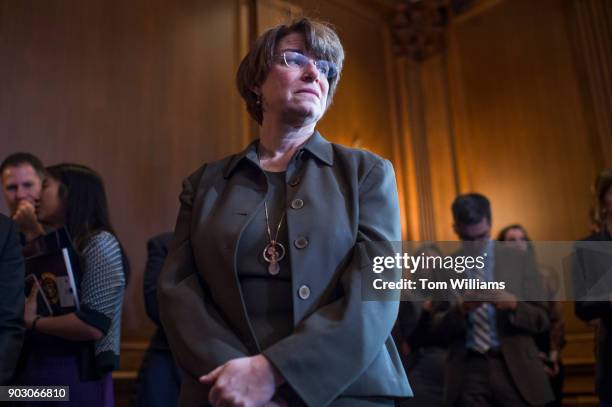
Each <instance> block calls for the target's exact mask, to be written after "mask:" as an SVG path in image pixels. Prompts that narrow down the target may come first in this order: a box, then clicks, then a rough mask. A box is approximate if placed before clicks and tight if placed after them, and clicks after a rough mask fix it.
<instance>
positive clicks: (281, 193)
mask: <svg viewBox="0 0 612 407" xmlns="http://www.w3.org/2000/svg"><path fill="white" fill-rule="evenodd" d="M265 174H266V178H267V180H268V194H267V199H266V202H267V205H268V215H269V223H270V233H271V235H272V238H273V239H274V238H275V236H276V231H277V227H278V224H279V221H280V220H281V218H283V221H282V224H281V228H280V230H279V232H278V241H279V242H280V243H281V244H282V245H283V246H284V247H285V257H284V258H283V259H282V260H281V261H280V271H279V272H278V274H276V275H273V274H270V271H269V270H268V265H269V263H268V262H267V261H266V260H264V257H263V251H264V248H265V247H266V245H267V244H268V243H269V237H268V232H267V227H266V214H265V209H264V206H263V205H262V207H261V208H260V210H259V212H258V213H257V214H256V215H255V217H254V218H253V221H252V222H250V223H249V224H248V225H247V227H246V229H245V230H244V233H243V235H242V238H241V239H240V243H239V246H238V264H237V269H238V278H239V279H240V287H241V289H242V295H243V298H244V303H245V306H246V310H247V313H248V315H249V319H250V321H251V327H252V329H253V333H254V334H255V338H257V341H258V342H259V346H260V348H261V349H266V348H268V347H269V346H270V345H272V344H274V343H276V342H278V341H279V340H280V339H282V338H284V337H286V336H288V335H290V334H291V332H292V331H293V318H292V315H293V310H292V297H291V294H292V292H291V270H290V268H289V267H290V262H289V250H288V249H289V246H288V238H287V222H286V219H284V217H283V214H284V213H285V210H286V204H285V201H286V199H285V193H286V184H285V172H268V171H266V172H265Z"/></svg>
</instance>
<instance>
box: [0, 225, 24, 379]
mask: <svg viewBox="0 0 612 407" xmlns="http://www.w3.org/2000/svg"><path fill="white" fill-rule="evenodd" d="M24 273H25V268H24V263H23V257H22V255H21V244H20V243H19V237H18V231H17V226H16V225H15V223H14V222H13V221H11V220H10V219H9V218H7V217H6V216H4V215H1V214H0V385H6V384H8V382H9V381H10V379H11V377H12V376H13V370H14V369H15V365H16V364H17V357H18V356H19V351H20V349H21V345H22V342H23V335H24V325H23V308H24V304H25V296H24V292H23V290H24V279H25V277H24Z"/></svg>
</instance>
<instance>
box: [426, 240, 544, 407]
mask: <svg viewBox="0 0 612 407" xmlns="http://www.w3.org/2000/svg"><path fill="white" fill-rule="evenodd" d="M494 267H495V268H494V274H495V280H496V281H505V282H506V290H507V291H510V292H512V293H514V294H516V295H517V296H519V297H523V298H527V299H537V298H538V296H541V295H543V294H542V293H543V292H544V291H543V289H542V286H541V281H540V277H539V274H538V273H537V271H536V267H535V262H534V261H533V259H532V257H530V256H528V255H525V254H524V253H523V252H519V251H517V250H512V249H508V248H503V247H499V246H496V248H495V266H494ZM496 320H497V321H496V322H497V333H498V339H499V342H500V350H501V353H502V355H503V359H504V361H505V363H506V366H507V367H508V371H509V372H510V376H511V377H512V380H513V381H514V384H515V385H516V387H517V388H518V390H519V392H520V394H521V396H522V397H523V398H524V399H525V401H527V403H529V404H531V405H543V404H546V403H547V402H549V401H552V400H553V394H552V390H551V388H550V384H549V381H548V378H547V377H546V374H545V372H544V369H543V368H542V363H541V362H540V360H539V358H538V350H537V348H536V345H535V342H534V339H533V335H534V334H537V333H540V332H543V331H545V330H546V329H547V328H548V326H549V320H548V314H547V311H546V308H545V306H544V304H543V303H542V302H538V301H519V303H518V305H517V308H516V309H515V310H514V311H500V310H497V318H496ZM438 321H440V322H439V323H441V324H443V327H444V329H446V331H447V334H448V336H449V340H450V341H451V345H450V347H449V352H448V363H447V368H446V395H445V398H446V402H447V404H449V405H452V404H453V403H455V402H456V400H457V399H458V397H459V395H460V393H461V387H462V377H463V375H464V362H465V358H466V354H467V348H466V346H465V345H466V334H467V324H466V316H464V315H463V313H462V312H461V311H460V309H459V307H458V306H453V307H452V308H451V309H449V310H448V311H446V312H445V313H444V315H443V317H442V318H438Z"/></svg>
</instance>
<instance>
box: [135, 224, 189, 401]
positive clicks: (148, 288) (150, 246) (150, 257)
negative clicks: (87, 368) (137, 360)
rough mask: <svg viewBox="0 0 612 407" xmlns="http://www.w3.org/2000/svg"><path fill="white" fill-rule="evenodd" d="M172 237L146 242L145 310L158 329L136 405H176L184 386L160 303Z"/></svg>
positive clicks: (141, 376)
mask: <svg viewBox="0 0 612 407" xmlns="http://www.w3.org/2000/svg"><path fill="white" fill-rule="evenodd" d="M171 239H172V233H163V234H161V235H157V236H155V237H153V238H151V239H150V240H149V241H148V242H147V265H146V267H145V272H144V286H143V289H144V300H145V310H146V312H147V315H148V316H149V318H150V319H151V321H153V323H154V324H155V326H156V329H155V333H154V334H153V337H152V338H151V342H150V344H149V347H148V349H147V351H146V352H145V355H144V358H143V360H142V365H141V366H140V371H139V372H138V385H137V394H136V405H137V406H139V407H156V406H158V407H172V406H176V405H177V403H178V397H179V391H180V388H181V373H180V371H179V369H178V367H177V366H176V363H175V362H174V358H173V357H172V352H171V351H170V346H169V345H168V339H167V338H166V333H165V332H164V328H163V326H162V324H161V321H160V318H159V305H158V302H157V283H158V281H159V274H160V272H161V270H162V266H163V265H164V260H165V259H166V256H167V255H168V244H169V243H170V240H171Z"/></svg>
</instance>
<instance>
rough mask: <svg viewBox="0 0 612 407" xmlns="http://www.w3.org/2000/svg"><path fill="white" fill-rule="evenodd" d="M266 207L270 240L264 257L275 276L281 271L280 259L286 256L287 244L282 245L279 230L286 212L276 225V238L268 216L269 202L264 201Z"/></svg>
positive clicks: (265, 248) (269, 270) (269, 269)
mask: <svg viewBox="0 0 612 407" xmlns="http://www.w3.org/2000/svg"><path fill="white" fill-rule="evenodd" d="M264 208H265V211H266V229H267V231H268V239H269V242H268V244H267V245H266V247H264V250H263V258H264V260H265V261H267V262H268V272H269V273H270V274H272V275H273V276H275V275H277V274H278V273H279V272H280V264H279V263H280V261H281V260H282V259H283V258H284V257H285V246H283V245H282V243H280V242H279V241H278V232H279V231H280V228H281V225H282V224H283V219H285V214H284V213H283V215H282V216H281V218H280V221H279V222H278V226H277V227H276V234H275V235H274V239H273V238H272V231H271V230H270V219H269V216H268V203H267V202H265V201H264Z"/></svg>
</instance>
